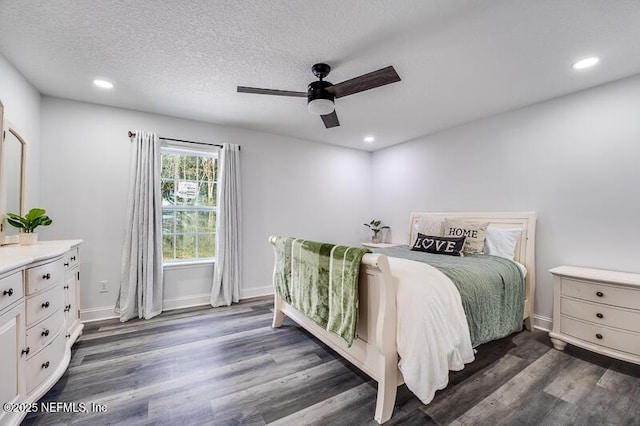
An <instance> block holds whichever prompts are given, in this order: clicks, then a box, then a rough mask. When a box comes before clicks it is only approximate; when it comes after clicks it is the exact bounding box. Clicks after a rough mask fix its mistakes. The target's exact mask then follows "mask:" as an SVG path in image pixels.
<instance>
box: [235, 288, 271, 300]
mask: <svg viewBox="0 0 640 426" xmlns="http://www.w3.org/2000/svg"><path fill="white" fill-rule="evenodd" d="M271 294H273V286H272V285H268V286H265V287H256V288H248V289H245V290H242V291H240V300H242V299H251V298H252V297H260V296H269V295H271Z"/></svg>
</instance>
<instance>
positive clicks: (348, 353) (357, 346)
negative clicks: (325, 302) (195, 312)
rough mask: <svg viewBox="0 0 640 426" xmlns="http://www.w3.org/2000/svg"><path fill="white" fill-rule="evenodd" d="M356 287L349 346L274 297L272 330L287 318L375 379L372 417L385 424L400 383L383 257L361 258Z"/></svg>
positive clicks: (389, 285)
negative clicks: (354, 334)
mask: <svg viewBox="0 0 640 426" xmlns="http://www.w3.org/2000/svg"><path fill="white" fill-rule="evenodd" d="M269 242H270V243H271V244H272V245H273V244H274V243H275V239H274V237H270V238H269ZM274 248H275V247H274ZM358 288H359V315H358V337H357V339H356V340H354V342H353V345H351V347H347V343H346V342H345V341H344V340H342V339H341V338H340V337H338V336H337V335H335V334H333V333H330V332H328V331H326V330H324V329H323V328H322V327H320V326H318V325H317V324H316V323H315V322H313V321H312V320H310V319H309V318H308V317H307V316H305V315H304V314H303V313H301V312H300V311H298V310H297V309H295V308H294V307H293V306H291V305H289V304H288V303H286V302H285V301H284V300H282V299H281V298H280V297H278V295H277V294H275V295H274V317H273V327H280V326H281V325H282V320H283V319H284V316H285V315H286V316H288V317H289V318H291V319H292V320H293V321H295V322H296V323H298V324H299V325H300V326H301V327H303V328H305V329H306V330H307V331H309V332H310V333H311V334H313V335H314V336H316V337H317V338H318V339H320V340H321V341H322V342H323V343H325V344H326V345H327V346H329V347H331V348H332V349H333V350H335V351H336V352H338V353H339V354H340V355H341V356H343V357H344V358H345V359H346V360H348V361H349V362H351V363H352V364H353V365H355V366H356V367H358V368H360V369H361V370H362V371H363V372H365V373H366V374H368V375H369V376H371V377H372V378H373V379H375V380H376V381H377V382H378V397H377V403H376V412H375V415H374V418H375V420H376V421H377V422H378V423H384V422H386V421H387V420H389V419H390V418H391V415H392V413H393V407H394V404H395V399H396V391H397V387H398V386H399V385H400V384H402V376H401V374H400V373H399V370H398V352H397V348H396V301H395V290H394V287H393V281H392V278H391V272H390V270H389V263H388V261H387V257H386V256H385V255H381V254H371V253H369V254H365V255H364V257H363V258H362V261H361V265H360V279H359V282H358Z"/></svg>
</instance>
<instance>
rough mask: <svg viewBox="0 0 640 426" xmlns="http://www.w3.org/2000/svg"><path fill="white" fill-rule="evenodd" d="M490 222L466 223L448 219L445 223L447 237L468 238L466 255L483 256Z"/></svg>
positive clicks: (466, 240)
mask: <svg viewBox="0 0 640 426" xmlns="http://www.w3.org/2000/svg"><path fill="white" fill-rule="evenodd" d="M488 225H489V222H466V221H464V220H462V219H461V218H447V219H445V221H444V236H445V237H466V239H465V241H464V248H463V250H462V251H463V252H464V254H482V252H483V248H484V239H485V236H486V233H487V226H488Z"/></svg>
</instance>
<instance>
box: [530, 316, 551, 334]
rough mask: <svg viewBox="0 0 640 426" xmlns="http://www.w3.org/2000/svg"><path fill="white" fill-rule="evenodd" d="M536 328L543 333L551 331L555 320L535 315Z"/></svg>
mask: <svg viewBox="0 0 640 426" xmlns="http://www.w3.org/2000/svg"><path fill="white" fill-rule="evenodd" d="M533 322H534V324H535V325H534V328H537V329H538V330H543V331H551V329H552V328H553V319H551V318H549V317H544V316H542V315H534V316H533Z"/></svg>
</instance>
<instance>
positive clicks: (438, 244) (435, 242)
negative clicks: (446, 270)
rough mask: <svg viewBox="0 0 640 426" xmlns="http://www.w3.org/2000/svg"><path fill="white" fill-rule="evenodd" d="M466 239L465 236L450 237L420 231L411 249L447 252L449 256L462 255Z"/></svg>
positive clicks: (439, 252) (435, 252)
mask: <svg viewBox="0 0 640 426" xmlns="http://www.w3.org/2000/svg"><path fill="white" fill-rule="evenodd" d="M464 240H465V238H464V237H456V238H449V237H438V236H436V235H424V234H421V233H418V237H417V238H416V242H415V243H414V244H413V246H412V247H411V250H414V251H424V252H427V253H434V254H447V255H449V256H462V247H463V246H464Z"/></svg>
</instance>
